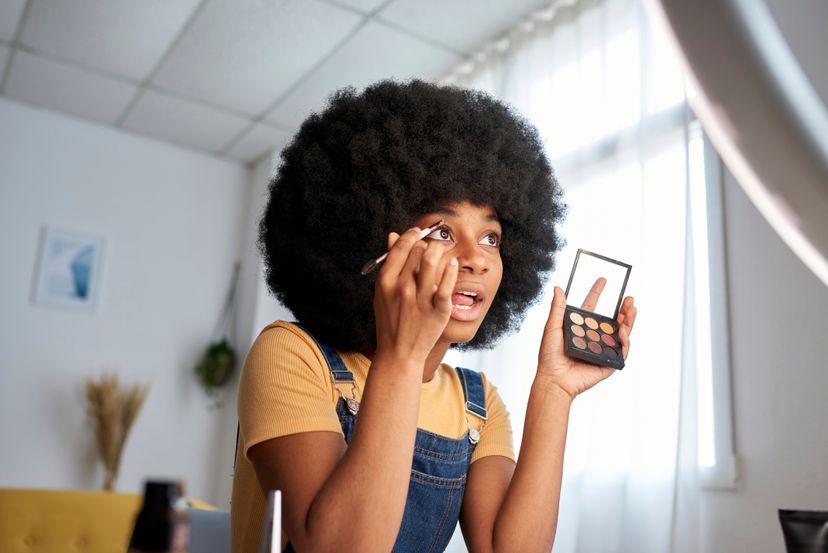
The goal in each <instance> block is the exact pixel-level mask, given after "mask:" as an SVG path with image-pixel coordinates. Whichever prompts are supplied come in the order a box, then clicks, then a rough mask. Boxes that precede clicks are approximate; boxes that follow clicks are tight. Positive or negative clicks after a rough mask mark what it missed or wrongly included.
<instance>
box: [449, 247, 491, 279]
mask: <svg viewBox="0 0 828 553" xmlns="http://www.w3.org/2000/svg"><path fill="white" fill-rule="evenodd" d="M452 253H454V255H455V257H457V263H458V265H459V267H460V270H461V271H463V270H465V271H468V272H471V273H472V274H483V273H486V272H488V270H489V263H488V261H487V260H486V256H484V255H483V252H482V251H481V250H480V246H479V245H478V244H477V243H476V242H474V241H466V240H461V241H459V242H458V243H457V245H456V246H455V247H454V252H452Z"/></svg>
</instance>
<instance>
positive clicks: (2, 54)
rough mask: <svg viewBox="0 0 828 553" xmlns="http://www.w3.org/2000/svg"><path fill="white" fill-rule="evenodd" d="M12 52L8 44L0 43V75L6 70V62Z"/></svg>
mask: <svg viewBox="0 0 828 553" xmlns="http://www.w3.org/2000/svg"><path fill="white" fill-rule="evenodd" d="M10 52H11V51H10V50H9V48H8V47H7V46H3V45H2V44H0V75H2V74H3V72H4V71H5V70H6V62H7V61H9V53H10Z"/></svg>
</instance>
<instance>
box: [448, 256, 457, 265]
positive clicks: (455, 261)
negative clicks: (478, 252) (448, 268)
mask: <svg viewBox="0 0 828 553" xmlns="http://www.w3.org/2000/svg"><path fill="white" fill-rule="evenodd" d="M449 265H457V258H456V257H452V258H451V259H449Z"/></svg>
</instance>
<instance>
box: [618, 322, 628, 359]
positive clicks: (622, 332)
mask: <svg viewBox="0 0 828 553" xmlns="http://www.w3.org/2000/svg"><path fill="white" fill-rule="evenodd" d="M618 338H619V339H620V340H621V354H622V355H623V356H624V359H626V358H627V353H628V352H629V351H630V334H629V331H628V330H627V327H626V326H622V327H619V328H618Z"/></svg>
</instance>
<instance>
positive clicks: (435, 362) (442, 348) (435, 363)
mask: <svg viewBox="0 0 828 553" xmlns="http://www.w3.org/2000/svg"><path fill="white" fill-rule="evenodd" d="M450 346H451V344H450V343H448V342H445V343H443V342H437V344H436V345H435V346H434V348H433V349H432V350H431V353H429V354H428V357H426V361H425V364H424V365H423V382H429V381H430V380H431V379H432V378H434V375H435V374H436V373H437V369H438V368H440V363H441V362H442V361H443V357H445V356H446V352H448V349H449V347H450ZM363 355H364V356H365V357H366V358H368V360H369V361H373V360H374V352H373V351H372V352H365V353H363Z"/></svg>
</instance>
